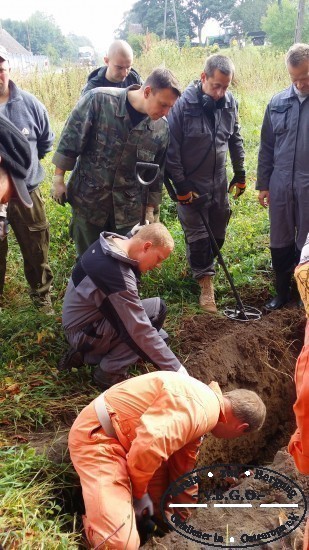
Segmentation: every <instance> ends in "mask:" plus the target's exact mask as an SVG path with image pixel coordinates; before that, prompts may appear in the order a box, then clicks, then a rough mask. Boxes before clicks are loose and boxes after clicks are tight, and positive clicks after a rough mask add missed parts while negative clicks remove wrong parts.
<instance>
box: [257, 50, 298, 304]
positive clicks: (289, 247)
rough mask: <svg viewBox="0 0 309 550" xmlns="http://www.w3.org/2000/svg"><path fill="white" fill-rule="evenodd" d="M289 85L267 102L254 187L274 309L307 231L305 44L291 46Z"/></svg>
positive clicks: (285, 295) (282, 300)
mask: <svg viewBox="0 0 309 550" xmlns="http://www.w3.org/2000/svg"><path fill="white" fill-rule="evenodd" d="M286 65H287V69H288V72H289V75H290V78H291V81H292V84H291V86H289V88H287V89H285V90H283V91H282V92H279V93H278V94H276V95H275V96H274V97H273V98H272V99H271V101H270V102H269V104H268V106H267V109H266V112H265V116H264V121H263V125H262V130H261V144H260V150H259V157H258V169H257V182H256V189H258V190H259V202H260V204H261V206H263V207H267V206H269V217H270V251H271V259H272V266H273V269H274V272H275V278H276V282H275V286H276V295H275V296H274V298H272V299H271V300H270V301H268V302H267V303H266V309H268V310H269V311H273V310H275V309H280V308H281V307H282V306H284V305H285V304H286V303H287V302H288V301H289V298H290V294H289V291H290V285H291V279H292V275H293V271H294V268H295V266H296V265H297V264H298V263H299V258H300V251H301V249H302V247H303V246H304V244H305V240H306V237H307V234H308V232H309V161H308V153H309V44H294V45H293V46H291V48H290V49H289V51H288V53H287V56H286Z"/></svg>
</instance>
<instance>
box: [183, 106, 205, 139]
mask: <svg viewBox="0 0 309 550" xmlns="http://www.w3.org/2000/svg"><path fill="white" fill-rule="evenodd" d="M204 119H205V116H204V114H203V112H202V111H201V109H191V110H189V111H184V119H183V125H184V134H185V136H187V137H197V136H201V135H204V134H205V133H207V134H208V133H209V134H210V133H211V132H210V129H209V128H208V127H207V125H206V124H205V120H204Z"/></svg>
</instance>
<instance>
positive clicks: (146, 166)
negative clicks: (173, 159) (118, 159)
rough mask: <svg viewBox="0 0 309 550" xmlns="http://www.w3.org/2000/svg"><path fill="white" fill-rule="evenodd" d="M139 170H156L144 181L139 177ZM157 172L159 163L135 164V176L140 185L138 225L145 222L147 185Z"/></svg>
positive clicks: (155, 176)
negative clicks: (140, 201)
mask: <svg viewBox="0 0 309 550" xmlns="http://www.w3.org/2000/svg"><path fill="white" fill-rule="evenodd" d="M140 170H155V171H156V172H155V175H154V177H153V178H151V179H150V180H147V181H146V180H143V179H142V178H141V176H140V173H139V171H140ZM159 172H160V166H159V164H153V163H152V162H137V163H136V165H135V173H136V178H137V180H138V181H139V183H140V184H141V185H142V214H141V220H140V225H145V223H146V208H147V204H148V195H149V187H150V185H151V184H152V183H153V182H154V181H155V180H156V179H157V177H158V175H159Z"/></svg>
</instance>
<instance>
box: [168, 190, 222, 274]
mask: <svg viewBox="0 0 309 550" xmlns="http://www.w3.org/2000/svg"><path fill="white" fill-rule="evenodd" d="M200 208H201V209H202V211H203V214H204V216H205V218H206V220H207V222H208V223H209V226H210V229H211V230H212V232H213V235H214V237H215V239H216V241H217V244H218V246H219V248H221V246H222V245H223V243H224V238H225V232H226V227H227V224H228V221H229V218H230V206H229V202H228V196H227V194H225V196H224V197H222V198H221V200H220V201H219V202H214V201H212V202H211V204H207V203H206V204H204V205H203V206H201V207H200ZM177 212H178V217H179V221H180V223H181V226H182V229H183V231H184V234H185V241H186V255H187V260H188V263H189V265H190V267H191V269H192V274H193V277H194V278H195V279H202V278H203V277H205V275H214V274H215V268H214V257H215V256H214V253H213V250H212V246H211V241H210V237H209V235H208V232H207V230H206V228H205V225H204V223H203V220H202V218H201V216H200V214H199V211H198V210H197V209H196V208H194V207H192V206H191V205H190V204H185V205H181V204H178V205H177Z"/></svg>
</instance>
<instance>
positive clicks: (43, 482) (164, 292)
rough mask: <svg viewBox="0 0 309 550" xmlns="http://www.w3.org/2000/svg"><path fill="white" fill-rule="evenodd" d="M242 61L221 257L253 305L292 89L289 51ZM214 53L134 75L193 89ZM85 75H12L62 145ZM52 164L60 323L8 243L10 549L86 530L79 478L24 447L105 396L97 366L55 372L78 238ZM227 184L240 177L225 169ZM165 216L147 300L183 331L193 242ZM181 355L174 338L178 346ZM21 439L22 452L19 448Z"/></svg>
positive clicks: (239, 56)
mask: <svg viewBox="0 0 309 550" xmlns="http://www.w3.org/2000/svg"><path fill="white" fill-rule="evenodd" d="M224 53H226V54H228V55H231V56H232V57H233V59H234V61H235V64H236V81H235V83H234V84H233V91H234V93H235V95H236V96H237V98H238V100H239V109H240V118H241V123H242V129H243V130H242V131H243V137H244V143H245V149H246V155H247V156H246V167H247V174H248V189H247V191H246V193H245V194H244V195H243V196H242V197H241V199H240V200H238V201H234V200H233V199H231V206H232V210H233V215H232V217H231V220H230V224H229V227H228V233H227V239H226V242H225V244H224V247H223V249H222V254H223V257H224V259H225V262H226V265H227V267H228V269H229V272H230V273H231V274H232V276H233V278H234V281H235V284H236V287H237V289H238V290H239V292H240V294H241V297H242V298H243V300H244V301H245V303H247V304H250V302H251V303H252V300H253V301H254V303H258V302H259V300H262V299H263V297H265V293H266V294H267V292H268V291H269V290H270V289H271V288H272V287H271V284H272V283H271V270H270V257H269V250H268V233H269V224H268V217H267V212H266V211H265V210H263V209H262V208H261V207H260V206H259V205H258V202H257V193H256V192H255V191H254V181H255V177H256V163H257V151H258V144H259V134H260V126H261V123H262V118H263V113H264V110H265V106H266V104H267V102H268V100H269V99H270V97H271V96H272V95H273V94H274V93H275V92H276V91H278V90H280V89H282V88H283V87H285V86H286V85H287V84H288V80H287V75H286V71H285V68H284V60H283V55H282V54H277V53H274V52H272V51H271V50H269V49H267V48H254V47H248V48H245V49H243V50H232V51H229V50H225V51H224ZM205 55H206V50H204V49H203V48H192V49H190V48H184V49H183V50H182V51H181V52H179V50H178V49H177V47H176V46H175V45H174V44H171V43H168V42H160V43H158V44H154V45H153V47H152V48H151V49H150V51H148V52H147V53H145V54H143V55H142V56H141V57H140V58H139V59H137V60H136V62H135V63H134V66H135V68H136V69H137V70H139V71H140V73H141V74H142V76H143V77H144V78H145V77H146V76H147V74H148V73H149V72H150V71H151V70H152V68H154V67H155V66H158V65H160V64H165V65H166V66H167V67H169V68H171V69H172V70H173V72H174V73H175V74H176V76H177V77H178V78H179V80H180V82H181V85H182V87H183V88H184V87H185V86H186V85H187V84H188V83H189V82H190V81H191V80H192V79H193V78H196V77H198V76H199V75H200V73H201V71H202V68H203V63H204V58H205ZM86 75H87V71H86V70H85V69H80V68H74V69H71V68H67V69H66V70H65V71H64V73H63V74H56V73H54V74H53V73H51V74H45V75H43V76H40V75H30V76H27V77H25V76H22V75H13V79H14V80H15V81H16V82H17V83H18V84H19V85H21V86H22V87H23V88H24V89H26V90H28V91H30V92H33V93H34V94H35V95H36V96H37V97H38V98H40V99H41V100H42V101H43V103H44V104H45V105H46V107H47V109H48V111H49V114H50V118H51V121H52V126H53V129H54V131H55V132H56V134H57V139H59V136H60V132H61V130H62V128H63V125H64V122H65V119H66V117H67V116H68V114H69V113H70V111H71V109H72V107H73V106H74V103H75V102H76V101H77V100H78V97H79V94H80V90H81V88H82V87H83V84H84V82H85V79H86ZM51 156H52V155H48V157H47V158H46V159H44V167H45V170H46V180H45V183H44V185H42V191H43V195H44V197H45V201H46V211H47V215H48V218H49V221H50V225H51V231H50V233H51V244H50V263H51V266H52V269H53V272H54V285H53V290H52V295H53V301H54V307H55V310H56V313H57V315H56V317H46V316H45V315H42V314H39V313H38V312H37V311H36V310H34V309H33V307H32V305H31V303H30V299H29V297H28V295H27V286H26V283H25V279H24V275H23V268H22V258H21V255H20V252H19V248H18V245H17V243H16V241H15V239H14V236H13V235H12V234H11V235H10V238H9V247H10V254H9V261H8V273H7V281H6V287H5V296H6V307H5V309H4V310H3V312H2V313H1V314H0V373H1V379H0V380H1V381H0V431H1V438H0V441H1V443H0V542H1V543H2V544H3V545H4V546H5V548H6V550H7V549H15V548H21V549H28V548H29V549H31V550H33V549H39V548H40V549H44V550H45V549H46V550H51V549H53V548H55V549H56V548H57V549H58V548H59V549H65V548H70V549H75V548H77V547H78V540H79V535H78V532H79V528H77V527H76V521H75V516H74V510H76V508H74V506H73V507H72V506H70V507H68V506H67V503H68V501H69V500H70V498H71V495H72V492H73V493H74V490H75V489H74V487H75V486H76V483H77V478H76V476H75V475H74V473H73V469H72V467H71V466H69V465H68V457H64V458H63V459H62V458H61V457H60V459H59V460H58V461H55V460H54V459H47V458H46V456H45V455H44V454H43V455H41V454H38V453H37V452H35V451H34V450H33V449H32V447H31V443H29V444H25V443H23V441H24V439H23V438H25V439H27V438H28V437H29V434H30V433H31V432H33V431H35V430H38V429H39V430H40V431H41V432H42V431H43V432H44V430H47V429H48V430H51V431H52V430H53V429H54V430H57V426H59V425H61V426H67V427H69V426H70V425H71V424H72V421H73V419H74V418H75V416H76V415H77V413H78V411H80V410H81V408H82V407H83V406H85V405H86V404H88V403H89V402H90V400H91V399H92V398H93V397H94V396H95V395H97V393H98V390H97V389H96V388H95V387H94V386H93V385H92V383H91V375H90V371H89V369H88V368H86V367H85V368H83V369H81V370H79V371H74V372H72V373H71V374H70V373H58V371H57V369H56V363H57V361H58V360H59V358H60V356H61V355H62V353H63V351H64V350H65V349H66V347H67V344H66V342H65V338H64V335H63V332H62V328H61V307H62V300H63V296H64V292H65V288H66V285H67V281H68V278H69V276H70V274H71V270H72V267H73V266H74V263H75V250H74V246H73V244H72V242H71V241H70V238H69V229H68V227H69V221H70V207H69V206H68V205H67V206H65V207H64V208H63V207H60V206H59V205H57V204H56V203H55V202H53V201H52V200H51V199H50V197H49V189H50V182H51V177H52V174H53V165H52V164H51ZM228 172H229V175H230V176H231V175H232V172H231V167H230V165H228ZM161 219H162V221H163V222H164V223H165V224H166V225H167V227H168V228H169V229H170V231H171V233H172V235H173V237H174V239H175V251H174V253H173V254H172V256H171V257H170V258H169V259H168V260H167V261H166V262H165V263H164V265H163V267H162V269H161V270H160V271H155V272H153V273H150V274H148V275H147V276H145V277H144V279H143V285H142V291H141V294H142V296H143V297H147V296H153V295H158V294H159V295H160V296H162V297H163V298H164V299H165V300H166V302H167V304H168V308H169V314H168V320H167V329H168V331H169V332H170V333H171V334H172V335H173V334H177V328H178V325H179V322H180V320H181V319H182V318H183V317H184V316H187V315H192V314H195V313H200V312H199V309H198V294H199V288H198V285H197V283H196V282H194V281H193V280H192V277H191V274H190V270H189V268H188V265H187V262H186V257H185V248H184V237H183V233H182V230H181V227H180V224H179V222H178V220H177V215H176V208H175V204H174V203H172V202H171V200H170V199H169V197H168V195H167V194H165V195H164V201H163V205H162V209H161ZM217 271H218V272H217V276H216V283H215V286H216V291H217V299H218V303H219V305H220V307H222V306H223V305H224V304H227V303H229V304H231V303H234V297H233V294H232V292H231V289H230V287H229V284H228V282H227V280H226V277H225V275H224V273H223V270H222V268H220V267H219V268H218V270H217ZM174 342H175V349H177V339H176V338H175V341H174ZM18 442H20V444H18Z"/></svg>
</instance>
